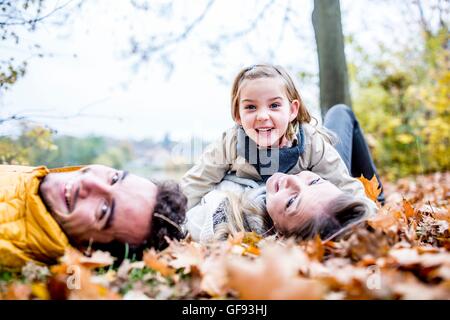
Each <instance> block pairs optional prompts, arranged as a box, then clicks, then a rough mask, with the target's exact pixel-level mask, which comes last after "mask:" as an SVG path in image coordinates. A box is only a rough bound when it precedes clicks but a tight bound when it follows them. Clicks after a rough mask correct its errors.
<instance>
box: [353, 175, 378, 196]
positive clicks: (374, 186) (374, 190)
mask: <svg viewBox="0 0 450 320" xmlns="http://www.w3.org/2000/svg"><path fill="white" fill-rule="evenodd" d="M358 180H359V181H361V182H362V184H363V186H364V190H365V192H366V195H367V197H368V198H369V199H371V200H373V201H376V200H377V198H378V196H379V195H380V193H381V189H380V188H379V184H378V180H377V177H376V176H375V175H373V177H372V179H370V180H367V179H366V178H365V177H364V176H363V175H362V174H361V177H359V178H358Z"/></svg>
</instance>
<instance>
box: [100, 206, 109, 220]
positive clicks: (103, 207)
mask: <svg viewBox="0 0 450 320" xmlns="http://www.w3.org/2000/svg"><path fill="white" fill-rule="evenodd" d="M108 209H109V208H108V205H107V204H106V203H104V204H103V205H102V207H101V208H100V218H99V220H102V219H103V217H104V216H105V215H106V214H107V213H108Z"/></svg>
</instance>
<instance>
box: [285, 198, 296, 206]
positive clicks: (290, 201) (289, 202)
mask: <svg viewBox="0 0 450 320" xmlns="http://www.w3.org/2000/svg"><path fill="white" fill-rule="evenodd" d="M295 198H297V196H293V197H292V198H290V199H289V200H288V202H287V204H286V209H287V208H289V207H290V206H291V205H292V204H293V203H294V200H295Z"/></svg>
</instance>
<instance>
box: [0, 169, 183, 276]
mask: <svg viewBox="0 0 450 320" xmlns="http://www.w3.org/2000/svg"><path fill="white" fill-rule="evenodd" d="M185 208H186V197H185V196H184V195H183V194H182V192H181V191H180V188H179V187H178V185H177V184H174V183H170V182H165V183H159V184H155V183H153V182H151V181H149V180H147V179H144V178H141V177H139V176H136V175H133V174H129V173H128V172H126V171H120V170H116V169H113V168H109V167H106V166H101V165H89V166H85V167H68V168H60V169H51V170H49V169H47V168H46V167H25V166H1V165H0V268H7V269H17V268H20V267H21V266H23V265H24V264H25V263H26V262H28V261H34V262H38V263H48V264H49V263H53V262H55V260H56V259H57V258H58V257H59V256H61V255H62V254H64V251H65V249H66V248H67V247H69V246H70V245H73V246H76V247H84V246H90V245H92V244H93V243H94V244H95V243H98V244H108V245H109V244H113V243H121V244H125V243H128V244H129V245H130V246H131V247H140V246H143V245H145V246H152V247H155V248H156V249H162V248H164V247H165V246H167V242H166V240H165V237H166V236H167V237H169V238H177V239H179V238H181V237H182V236H183V233H182V231H181V228H180V225H181V224H182V223H183V221H184V216H185Z"/></svg>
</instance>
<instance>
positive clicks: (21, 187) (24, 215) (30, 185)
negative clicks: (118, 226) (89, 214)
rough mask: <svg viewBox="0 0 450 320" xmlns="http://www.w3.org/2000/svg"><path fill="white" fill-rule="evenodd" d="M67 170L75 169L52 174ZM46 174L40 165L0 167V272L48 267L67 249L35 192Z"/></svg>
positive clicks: (58, 228)
mask: <svg viewBox="0 0 450 320" xmlns="http://www.w3.org/2000/svg"><path fill="white" fill-rule="evenodd" d="M77 169H78V168H77ZM67 170H74V168H70V169H67V168H63V169H56V170H55V171H67ZM52 171H53V170H52ZM49 172H51V171H50V170H48V169H47V168H46V167H43V166H42V167H25V166H8V165H0V269H8V270H14V269H16V270H17V269H19V268H21V267H22V266H23V265H24V264H26V263H27V262H28V261H34V262H36V263H38V264H43V263H45V264H51V263H54V262H55V261H56V258H58V257H59V256H61V255H63V254H64V251H65V249H66V248H68V247H69V241H68V239H67V236H66V235H65V234H64V232H63V231H62V229H61V228H60V226H59V225H58V223H57V222H56V221H55V220H54V219H53V217H52V216H51V214H50V213H49V212H48V211H47V208H46V207H45V205H44V203H43V202H42V200H41V198H40V196H39V193H38V190H39V184H40V182H41V180H42V179H43V178H44V177H45V176H46V175H47V174H48V173H49Z"/></svg>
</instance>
